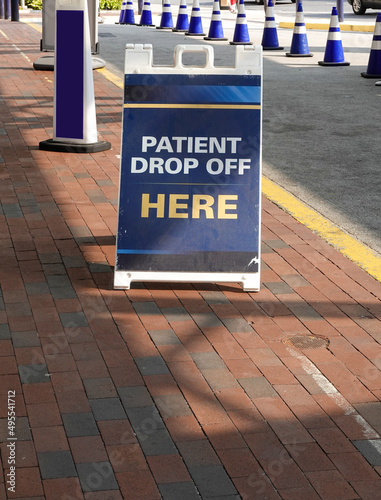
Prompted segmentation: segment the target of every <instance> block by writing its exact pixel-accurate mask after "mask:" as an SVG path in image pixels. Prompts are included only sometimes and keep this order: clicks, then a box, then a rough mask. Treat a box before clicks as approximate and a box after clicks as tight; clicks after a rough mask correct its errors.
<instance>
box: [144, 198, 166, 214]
mask: <svg viewBox="0 0 381 500" xmlns="http://www.w3.org/2000/svg"><path fill="white" fill-rule="evenodd" d="M164 205H165V195H164V194H158V195H157V201H156V203H154V202H150V200H149V193H142V211H141V217H142V218H147V217H149V209H150V208H153V209H156V218H157V219H162V218H163V217H164Z"/></svg>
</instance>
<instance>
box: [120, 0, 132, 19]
mask: <svg viewBox="0 0 381 500" xmlns="http://www.w3.org/2000/svg"><path fill="white" fill-rule="evenodd" d="M119 24H136V23H135V14H134V4H133V2H132V0H127V4H126V8H125V10H124V15H123V18H122V21H120V22H119Z"/></svg>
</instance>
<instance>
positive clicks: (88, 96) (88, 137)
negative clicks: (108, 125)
mask: <svg viewBox="0 0 381 500" xmlns="http://www.w3.org/2000/svg"><path fill="white" fill-rule="evenodd" d="M55 5H56V14H55V26H56V33H55V51H54V117H53V139H48V140H45V141H41V142H40V144H39V148H40V149H42V150H44V151H58V152H62V153H63V152H65V153H96V152H98V151H105V150H106V149H110V148H111V144H110V143H109V142H107V141H98V133H97V121H96V112H95V96H94V80H93V69H92V61H91V42H90V23H89V16H88V10H87V9H88V7H87V0H77V2H76V7H77V8H76V9H75V10H73V9H72V7H71V4H70V3H69V2H67V0H66V1H65V0H57V1H56V4H55Z"/></svg>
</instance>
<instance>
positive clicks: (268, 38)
mask: <svg viewBox="0 0 381 500" xmlns="http://www.w3.org/2000/svg"><path fill="white" fill-rule="evenodd" d="M262 47H263V50H283V47H279V41H278V33H277V30H276V23H275V17H274V5H273V2H272V0H269V3H268V4H267V9H266V20H265V29H264V30H263V37H262Z"/></svg>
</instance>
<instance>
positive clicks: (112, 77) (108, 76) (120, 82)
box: [97, 68, 124, 89]
mask: <svg viewBox="0 0 381 500" xmlns="http://www.w3.org/2000/svg"><path fill="white" fill-rule="evenodd" d="M97 71H98V73H100V74H101V75H103V76H104V77H105V78H106V79H107V80H109V81H110V82H112V83H113V84H114V85H116V86H117V87H119V88H120V89H123V86H124V83H123V80H122V78H119V76H116V75H115V74H114V73H112V72H111V71H109V70H108V69H106V68H99V69H97Z"/></svg>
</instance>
